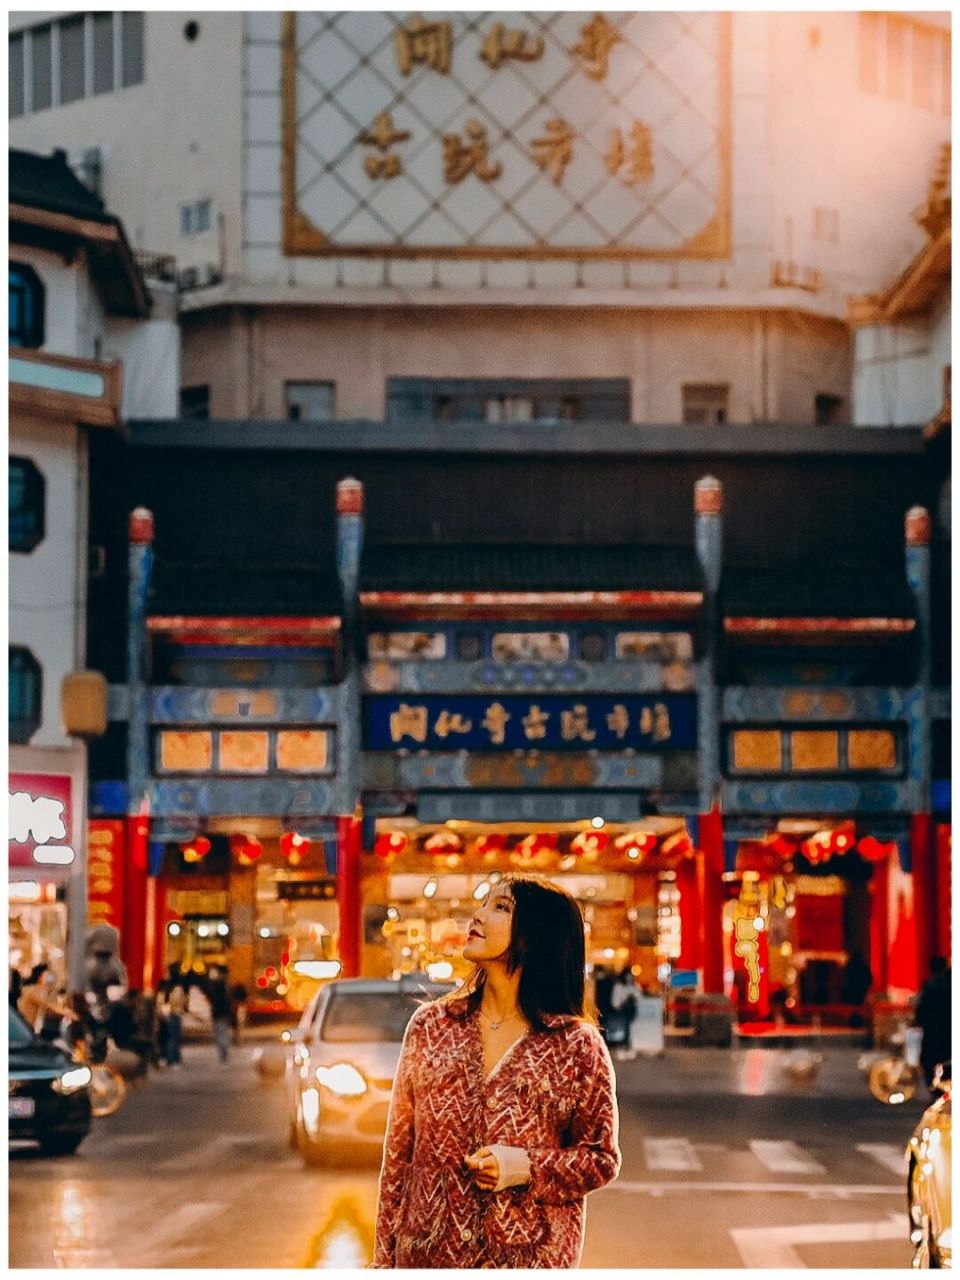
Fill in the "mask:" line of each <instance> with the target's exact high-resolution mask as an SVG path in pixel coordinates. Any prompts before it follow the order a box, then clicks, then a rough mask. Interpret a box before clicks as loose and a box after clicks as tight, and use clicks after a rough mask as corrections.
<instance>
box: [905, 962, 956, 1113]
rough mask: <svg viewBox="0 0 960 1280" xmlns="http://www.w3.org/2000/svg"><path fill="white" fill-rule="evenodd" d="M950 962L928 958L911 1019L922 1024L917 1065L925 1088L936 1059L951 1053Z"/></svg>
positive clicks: (938, 1059)
mask: <svg viewBox="0 0 960 1280" xmlns="http://www.w3.org/2000/svg"><path fill="white" fill-rule="evenodd" d="M950 987H951V981H950V966H949V965H948V964H947V961H946V959H945V958H944V957H943V956H934V957H933V958H932V959H931V961H930V977H929V978H928V979H927V980H926V982H925V983H924V984H923V986H922V987H921V988H920V994H919V996H918V997H917V1006H916V1009H915V1010H914V1016H913V1021H914V1024H915V1025H916V1026H918V1027H922V1028H923V1043H922V1044H921V1046H920V1066H921V1067H922V1068H923V1074H924V1076H925V1078H926V1081H927V1088H928V1089H929V1088H930V1086H931V1085H932V1083H933V1073H934V1070H935V1069H936V1066H937V1063H938V1062H946V1061H947V1060H948V1059H949V1057H950V1054H951V1048H950V1043H951V1011H950Z"/></svg>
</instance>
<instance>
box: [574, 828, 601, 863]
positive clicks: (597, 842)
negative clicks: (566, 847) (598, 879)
mask: <svg viewBox="0 0 960 1280" xmlns="http://www.w3.org/2000/svg"><path fill="white" fill-rule="evenodd" d="M609 843H610V837H609V835H608V834H607V832H606V831H580V832H578V834H577V835H575V836H574V837H573V839H572V840H571V841H570V852H571V853H580V854H584V855H586V856H588V857H594V858H595V857H596V856H597V855H598V854H600V853H603V851H604V849H606V847H607V845H608V844H609Z"/></svg>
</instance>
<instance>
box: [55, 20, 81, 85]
mask: <svg viewBox="0 0 960 1280" xmlns="http://www.w3.org/2000/svg"><path fill="white" fill-rule="evenodd" d="M59 26H60V102H61V104H62V105H66V104H67V103H68V102H77V101H78V100H79V99H80V98H82V97H83V95H84V90H85V87H86V85H85V79H86V58H85V56H84V53H85V47H84V45H85V37H84V26H85V22H84V17H83V14H82V13H81V14H78V15H77V16H76V17H73V18H64V19H63V21H62V22H61V23H60V24H59Z"/></svg>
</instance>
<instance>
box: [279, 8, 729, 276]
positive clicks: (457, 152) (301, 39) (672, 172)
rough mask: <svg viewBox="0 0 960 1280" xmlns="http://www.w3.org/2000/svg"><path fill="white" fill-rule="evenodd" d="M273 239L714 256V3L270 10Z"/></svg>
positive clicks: (359, 245)
mask: <svg viewBox="0 0 960 1280" xmlns="http://www.w3.org/2000/svg"><path fill="white" fill-rule="evenodd" d="M283 152H284V181H283V188H284V248H285V251H286V252H287V253H290V254H345V253H353V254H363V253H367V254H376V255H380V256H384V255H400V256H406V257H409V256H411V255H416V254H423V255H425V256H431V257H437V256H441V257H442V256H447V257H484V256H489V257H497V258H504V257H540V258H551V257H552V258H556V257H567V258H590V257H593V258H620V259H624V258H644V257H653V258H675V257H700V258H723V257H727V256H728V255H729V246H730V15H729V14H725V13H711V12H708V13H686V12H684V13H663V12H642V13H635V12H633V13H631V12H614V13H606V14H605V13H595V12H579V13H577V12H563V13H519V12H511V13H502V14H497V13H460V12H451V13H438V12H431V13H430V14H429V15H427V16H426V17H422V16H419V15H416V14H412V13H375V12H372V11H363V12H347V13H344V12H339V13H334V12H327V11H324V12H319V13H309V12H301V11H298V12H296V13H290V14H287V15H285V18H284V62H283Z"/></svg>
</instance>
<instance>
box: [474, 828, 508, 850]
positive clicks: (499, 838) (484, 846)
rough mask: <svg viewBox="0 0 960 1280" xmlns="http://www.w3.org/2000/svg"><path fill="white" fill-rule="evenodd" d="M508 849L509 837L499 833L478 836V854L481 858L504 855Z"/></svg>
mask: <svg viewBox="0 0 960 1280" xmlns="http://www.w3.org/2000/svg"><path fill="white" fill-rule="evenodd" d="M506 847H507V837H506V836H505V835H503V834H502V833H501V832H499V831H489V832H487V833H486V835H482V836H477V853H479V854H480V855H481V856H486V855H487V854H488V853H502V852H503V851H504V849H505V848H506Z"/></svg>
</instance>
